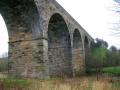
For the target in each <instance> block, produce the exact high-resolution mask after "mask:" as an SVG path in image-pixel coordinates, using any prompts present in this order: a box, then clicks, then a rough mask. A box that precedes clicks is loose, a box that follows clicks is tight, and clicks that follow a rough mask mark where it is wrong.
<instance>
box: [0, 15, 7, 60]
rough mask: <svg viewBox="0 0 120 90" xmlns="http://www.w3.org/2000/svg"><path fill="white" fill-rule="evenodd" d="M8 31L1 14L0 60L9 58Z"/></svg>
mask: <svg viewBox="0 0 120 90" xmlns="http://www.w3.org/2000/svg"><path fill="white" fill-rule="evenodd" d="M8 42H9V39H8V31H7V28H6V24H5V21H4V19H3V17H2V15H1V14H0V58H7V57H8Z"/></svg>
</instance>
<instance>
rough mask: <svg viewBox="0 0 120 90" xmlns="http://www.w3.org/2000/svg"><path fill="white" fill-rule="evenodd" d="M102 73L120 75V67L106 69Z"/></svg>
mask: <svg viewBox="0 0 120 90" xmlns="http://www.w3.org/2000/svg"><path fill="white" fill-rule="evenodd" d="M102 72H103V73H110V74H115V75H120V66H118V67H105V68H103V69H102Z"/></svg>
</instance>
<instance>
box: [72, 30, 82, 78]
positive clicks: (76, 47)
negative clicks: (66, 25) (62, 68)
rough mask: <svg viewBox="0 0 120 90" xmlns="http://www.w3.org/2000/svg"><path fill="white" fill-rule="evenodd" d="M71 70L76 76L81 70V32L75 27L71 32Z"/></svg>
mask: <svg viewBox="0 0 120 90" xmlns="http://www.w3.org/2000/svg"><path fill="white" fill-rule="evenodd" d="M72 54H73V55H72V57H73V71H74V73H75V75H76V76H78V75H80V74H81V73H82V71H83V67H84V61H83V44H82V39H81V34H80V32H79V30H78V29H75V31H74V33H73V52H72Z"/></svg>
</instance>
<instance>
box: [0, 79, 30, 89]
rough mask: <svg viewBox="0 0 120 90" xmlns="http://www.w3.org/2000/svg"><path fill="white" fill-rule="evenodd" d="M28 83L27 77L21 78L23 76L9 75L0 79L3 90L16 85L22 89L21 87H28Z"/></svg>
mask: <svg viewBox="0 0 120 90" xmlns="http://www.w3.org/2000/svg"><path fill="white" fill-rule="evenodd" d="M28 85H29V83H28V81H27V79H23V78H15V77H14V78H13V77H9V78H1V79H0V86H2V87H3V88H5V90H7V89H9V88H11V87H17V88H21V89H22V88H26V87H28ZM21 89H20V90H21Z"/></svg>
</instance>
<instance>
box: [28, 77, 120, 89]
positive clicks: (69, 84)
mask: <svg viewBox="0 0 120 90" xmlns="http://www.w3.org/2000/svg"><path fill="white" fill-rule="evenodd" d="M28 81H29V88H28V90H120V88H117V87H115V85H114V83H115V81H112V79H108V78H107V79H103V78H101V79H99V80H97V79H96V78H95V77H81V78H74V79H51V80H36V79H28Z"/></svg>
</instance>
